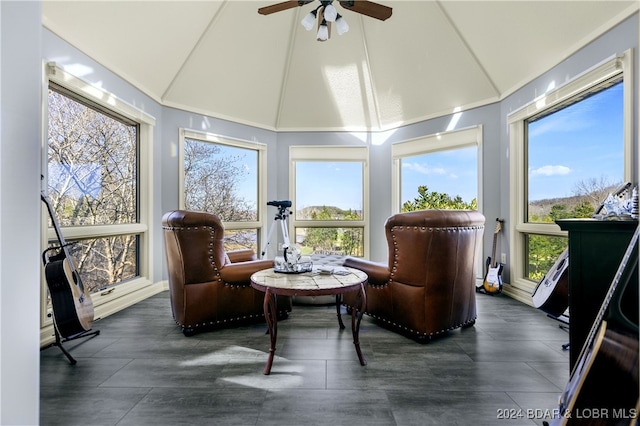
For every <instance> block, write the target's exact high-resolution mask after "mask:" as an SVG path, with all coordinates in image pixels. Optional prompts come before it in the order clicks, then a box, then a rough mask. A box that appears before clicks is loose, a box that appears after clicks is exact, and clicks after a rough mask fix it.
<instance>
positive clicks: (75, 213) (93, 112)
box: [48, 90, 138, 226]
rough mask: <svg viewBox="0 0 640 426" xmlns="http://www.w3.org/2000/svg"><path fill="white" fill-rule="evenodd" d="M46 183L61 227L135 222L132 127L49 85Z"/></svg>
mask: <svg viewBox="0 0 640 426" xmlns="http://www.w3.org/2000/svg"><path fill="white" fill-rule="evenodd" d="M48 100H49V120H48V121H49V127H48V144H49V148H48V187H49V191H48V194H49V198H50V200H51V202H52V205H53V208H54V210H55V212H56V217H57V219H58V222H59V223H60V225H61V226H80V225H112V224H125V223H136V222H137V221H138V203H137V201H138V200H137V197H138V194H137V191H138V184H137V179H138V177H137V174H138V152H137V151H138V126H136V125H132V124H128V123H125V122H124V121H123V120H118V119H115V118H113V117H112V116H110V115H106V114H104V113H102V112H101V111H99V110H97V109H94V108H91V107H89V106H87V105H85V104H83V103H80V102H79V101H77V100H74V99H72V98H70V97H68V96H65V95H64V94H62V93H60V92H57V91H54V90H49V97H48Z"/></svg>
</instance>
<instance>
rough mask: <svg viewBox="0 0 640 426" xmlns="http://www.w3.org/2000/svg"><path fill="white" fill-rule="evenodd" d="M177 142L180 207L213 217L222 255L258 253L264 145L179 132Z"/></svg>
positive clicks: (263, 203)
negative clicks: (221, 235)
mask: <svg viewBox="0 0 640 426" xmlns="http://www.w3.org/2000/svg"><path fill="white" fill-rule="evenodd" d="M180 141H181V145H182V149H181V155H182V161H181V164H182V190H181V194H182V200H181V203H180V204H181V206H182V207H183V208H185V209H187V210H196V211H204V212H209V213H213V214H215V215H217V216H218V217H219V218H220V219H221V220H222V221H223V222H224V227H225V248H226V249H227V250H234V249H241V248H251V249H253V250H254V251H255V252H256V253H259V248H261V247H260V246H261V244H260V234H261V232H260V231H261V229H262V224H261V218H262V215H261V212H262V211H263V209H264V205H266V201H265V200H264V197H263V196H262V194H263V192H264V182H265V178H264V176H262V174H263V173H264V170H265V169H266V167H264V162H265V160H266V158H265V153H266V146H265V145H263V144H258V143H254V142H247V141H240V140H235V139H231V138H226V137H221V136H217V135H213V134H208V133H199V132H194V131H189V130H183V131H182V132H181V138H180Z"/></svg>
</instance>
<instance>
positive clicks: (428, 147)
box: [391, 125, 483, 214]
mask: <svg viewBox="0 0 640 426" xmlns="http://www.w3.org/2000/svg"><path fill="white" fill-rule="evenodd" d="M470 146H476V147H477V148H478V158H477V161H478V167H477V169H478V188H477V194H478V198H477V201H478V211H480V212H481V211H482V198H483V197H482V185H481V182H482V164H483V162H482V125H478V126H474V127H468V128H465V129H459V130H453V131H449V132H442V133H435V134H433V135H428V136H421V137H418V138H414V139H409V140H406V141H402V142H398V143H395V144H393V145H392V146H391V157H392V159H393V171H392V173H393V174H392V177H391V179H392V181H391V183H392V186H391V188H392V189H391V203H392V205H391V212H392V214H397V213H400V211H401V210H402V200H401V199H400V197H401V183H402V182H401V180H402V170H401V164H400V162H401V160H402V159H403V158H404V157H409V156H415V155H422V154H429V153H433V152H438V151H448V150H452V149H458V148H465V147H470Z"/></svg>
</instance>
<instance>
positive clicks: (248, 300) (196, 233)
mask: <svg viewBox="0 0 640 426" xmlns="http://www.w3.org/2000/svg"><path fill="white" fill-rule="evenodd" d="M162 229H163V234H164V246H165V253H166V256H167V269H168V272H169V291H170V299H171V310H172V313H173V317H174V319H175V320H176V322H177V323H178V324H179V325H180V326H181V327H182V332H183V333H184V335H185V336H190V335H192V334H194V333H195V332H196V329H198V328H199V329H202V328H204V327H214V326H217V325H226V324H233V323H240V322H243V321H251V320H256V321H259V320H264V311H263V303H262V302H263V299H264V293H262V292H260V291H258V290H255V289H254V288H253V287H251V281H250V277H251V275H252V274H253V273H254V272H257V271H260V270H262V269H267V268H271V267H273V260H257V259H256V254H255V252H254V251H253V250H250V249H245V250H236V251H229V252H226V251H225V249H224V227H223V225H222V222H221V221H220V219H219V218H218V217H217V216H215V215H213V214H210V213H204V212H194V211H186V210H175V211H170V212H168V213H165V215H164V216H163V217H162ZM277 306H278V316H279V317H280V318H285V317H286V316H287V313H288V312H290V311H291V298H290V297H279V298H278V300H277Z"/></svg>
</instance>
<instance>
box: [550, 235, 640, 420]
mask: <svg viewBox="0 0 640 426" xmlns="http://www.w3.org/2000/svg"><path fill="white" fill-rule="evenodd" d="M639 229H640V228H636V231H635V233H634V234H633V237H632V238H631V242H630V243H629V246H628V248H627V250H626V252H625V255H624V257H623V259H622V262H621V263H620V266H619V267H618V271H617V272H616V275H615V276H614V278H613V282H612V283H611V286H610V287H609V290H608V291H607V294H606V295H605V298H604V302H603V304H602V306H601V308H600V311H599V312H598V315H597V316H596V319H595V321H594V323H593V327H592V328H591V331H590V333H589V335H588V337H587V340H586V341H585V344H584V346H583V348H582V352H581V353H580V357H579V358H578V362H577V363H576V365H575V367H574V369H573V372H572V373H571V378H570V379H569V383H568V384H567V387H566V389H565V391H564V393H563V394H562V395H561V396H560V404H559V417H558V418H556V419H554V420H553V421H552V423H551V425H552V426H560V425H587V424H588V425H609V424H615V425H629V424H632V422H633V421H634V420H636V419H637V417H638V415H639V414H640V413H638V411H637V410H638V407H639V399H638V346H639V345H638V324H637V323H635V322H634V321H633V320H632V319H630V318H628V317H627V316H626V315H625V313H624V312H623V311H622V309H621V306H622V300H623V294H624V290H625V288H626V287H627V285H628V284H629V283H631V284H632V285H636V286H637V285H638V277H637V275H636V274H637V273H636V272H635V271H636V267H637V265H638V252H637V250H636V247H637V245H638V230H639ZM632 254H633V255H632ZM630 258H631V261H630V262H629V259H630ZM627 264H629V266H628V267H627ZM619 283H622V285H621V287H620V289H618V288H617V287H618V284H619ZM609 305H611V306H609ZM607 309H609V314H608V316H607V320H604V317H605V313H606V312H607ZM636 321H637V318H636Z"/></svg>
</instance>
